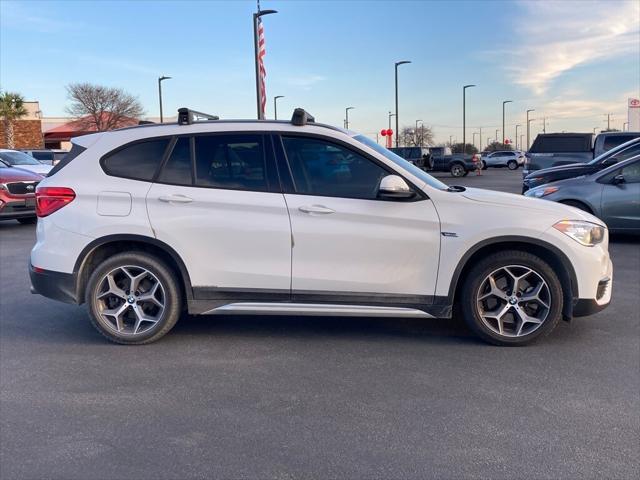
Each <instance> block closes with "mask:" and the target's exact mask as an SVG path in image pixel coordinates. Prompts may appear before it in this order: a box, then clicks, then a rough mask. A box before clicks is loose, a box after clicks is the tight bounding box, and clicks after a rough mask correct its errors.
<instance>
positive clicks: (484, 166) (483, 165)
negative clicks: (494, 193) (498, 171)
mask: <svg viewBox="0 0 640 480" xmlns="http://www.w3.org/2000/svg"><path fill="white" fill-rule="evenodd" d="M486 169H487V162H485V161H484V160H483V161H482V170H486Z"/></svg>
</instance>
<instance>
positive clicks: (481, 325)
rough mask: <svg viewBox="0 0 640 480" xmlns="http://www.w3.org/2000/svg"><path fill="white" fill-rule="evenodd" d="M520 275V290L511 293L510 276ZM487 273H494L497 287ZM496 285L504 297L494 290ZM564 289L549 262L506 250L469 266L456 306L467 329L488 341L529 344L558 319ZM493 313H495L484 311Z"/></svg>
mask: <svg viewBox="0 0 640 480" xmlns="http://www.w3.org/2000/svg"><path fill="white" fill-rule="evenodd" d="M527 272H528V273H527ZM520 275H523V276H521V277H520V278H519V280H518V281H517V282H518V283H517V284H518V285H519V286H518V287H517V288H518V292H517V293H516V295H512V293H513V292H512V291H511V290H510V289H512V288H513V287H514V284H515V282H516V281H515V279H514V277H519V276H520ZM489 277H492V278H493V279H494V280H493V281H494V285H495V289H493V288H492V287H493V285H492V284H491V281H490V280H488V279H489ZM538 288H539V289H540V290H539V292H537V296H536V297H535V298H534V294H535V293H536V290H537V289H538ZM494 291H495V292H498V293H499V294H500V296H504V298H501V297H500V298H499V297H498V296H496V295H493V292H494ZM562 293H563V292H562V286H561V284H560V280H559V279H558V276H557V275H556V273H555V272H554V270H553V269H552V268H551V267H550V266H549V264H548V263H547V262H545V261H544V260H543V259H541V258H540V257H537V256H535V255H532V254H530V253H526V252H523V251H520V250H507V251H504V252H497V253H494V254H491V255H489V256H488V257H487V258H485V259H483V260H481V261H480V262H478V263H477V264H476V265H474V266H473V267H472V268H471V270H470V271H469V274H468V275H467V276H466V279H465V281H464V283H463V285H462V291H461V297H460V304H459V311H460V313H461V314H462V316H463V318H464V320H465V322H466V323H467V325H469V327H470V328H471V330H473V331H474V333H476V335H478V336H479V337H480V338H481V339H483V340H484V341H486V342H488V343H492V344H494V345H501V346H522V345H528V344H530V343H532V342H534V341H535V340H538V339H540V338H542V337H544V336H546V335H548V334H549V333H551V331H552V330H553V329H554V328H555V327H556V326H557V325H558V322H559V321H560V318H561V317H562V306H563V295H562ZM527 297H528V298H527ZM514 302H515V303H514ZM494 313H499V316H498V315H488V314H494ZM523 318H527V319H528V320H527V321H523V320H522V319H523ZM529 320H530V321H529ZM533 320H536V321H535V322H534V321H533ZM501 332H502V333H501Z"/></svg>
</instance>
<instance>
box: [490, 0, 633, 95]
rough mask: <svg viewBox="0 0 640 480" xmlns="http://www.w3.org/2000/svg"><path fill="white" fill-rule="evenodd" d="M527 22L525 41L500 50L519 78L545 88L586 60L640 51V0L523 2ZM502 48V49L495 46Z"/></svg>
mask: <svg viewBox="0 0 640 480" xmlns="http://www.w3.org/2000/svg"><path fill="white" fill-rule="evenodd" d="M521 6H522V7H523V9H524V10H525V18H526V22H518V23H517V24H514V25H515V28H516V31H515V32H514V37H515V38H516V39H519V40H520V41H521V42H522V43H521V44H518V42H517V41H516V42H515V45H514V47H513V49H512V50H509V51H506V52H500V55H502V56H503V58H505V56H506V58H507V65H506V68H507V70H508V72H509V73H510V75H511V77H512V79H513V81H514V82H515V83H517V84H519V85H522V86H525V87H528V88H530V89H531V90H532V91H533V92H534V93H535V94H537V95H540V94H542V93H544V92H545V91H546V89H547V87H548V86H549V84H550V83H551V82H552V81H553V80H554V79H556V78H558V77H560V76H561V75H562V74H564V73H566V72H568V71H570V70H572V69H574V68H576V67H578V66H580V65H584V64H589V63H593V62H596V61H599V60H604V59H607V58H612V57H618V56H625V55H627V56H629V58H630V59H634V60H633V61H637V59H638V55H640V21H639V19H640V2H638V1H637V0H631V1H620V2H611V1H609V2H584V1H582V2H575V1H557V2H551V1H547V2H530V1H528V2H522V3H521ZM495 53H498V52H495Z"/></svg>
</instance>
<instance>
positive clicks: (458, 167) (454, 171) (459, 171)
mask: <svg viewBox="0 0 640 480" xmlns="http://www.w3.org/2000/svg"><path fill="white" fill-rule="evenodd" d="M449 172H450V173H451V176H452V177H456V178H459V177H463V176H464V174H465V173H466V171H465V168H464V165H462V164H461V163H454V164H453V165H451V167H450V168H449Z"/></svg>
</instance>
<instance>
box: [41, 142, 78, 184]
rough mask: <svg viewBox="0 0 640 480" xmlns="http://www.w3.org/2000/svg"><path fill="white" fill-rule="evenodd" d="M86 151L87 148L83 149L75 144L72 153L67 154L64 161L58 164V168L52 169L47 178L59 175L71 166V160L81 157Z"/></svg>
mask: <svg viewBox="0 0 640 480" xmlns="http://www.w3.org/2000/svg"><path fill="white" fill-rule="evenodd" d="M85 150H86V148H85V147H81V146H80V145H75V144H73V146H72V147H71V151H70V152H69V153H66V154H65V156H64V158H63V159H62V160H60V161H59V162H58V163H57V164H56V166H55V167H53V168H52V169H51V171H50V172H49V173H48V174H47V177H50V176H51V175H55V174H56V173H58V172H59V171H60V170H62V169H63V168H64V167H66V166H67V165H69V163H71V160H73V159H74V158H76V157H77V156H78V155H80V154H81V153H82V152H84V151H85Z"/></svg>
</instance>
